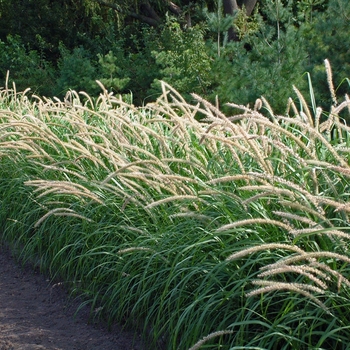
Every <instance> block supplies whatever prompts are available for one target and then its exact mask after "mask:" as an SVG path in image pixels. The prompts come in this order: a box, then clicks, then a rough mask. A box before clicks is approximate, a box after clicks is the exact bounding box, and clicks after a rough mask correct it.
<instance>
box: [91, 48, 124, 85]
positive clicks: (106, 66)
mask: <svg viewBox="0 0 350 350" xmlns="http://www.w3.org/2000/svg"><path fill="white" fill-rule="evenodd" d="M97 56H98V63H99V66H100V73H99V76H100V77H101V78H99V80H100V81H101V83H102V84H103V85H104V86H105V88H107V89H111V90H112V91H114V92H120V91H123V89H124V88H125V86H126V85H127V84H128V82H129V81H130V78H128V77H122V76H123V71H122V69H121V68H120V60H123V59H124V57H123V56H122V53H121V54H119V55H118V56H115V55H114V54H113V52H112V51H109V52H108V54H106V55H104V56H102V55H101V54H98V55H97Z"/></svg>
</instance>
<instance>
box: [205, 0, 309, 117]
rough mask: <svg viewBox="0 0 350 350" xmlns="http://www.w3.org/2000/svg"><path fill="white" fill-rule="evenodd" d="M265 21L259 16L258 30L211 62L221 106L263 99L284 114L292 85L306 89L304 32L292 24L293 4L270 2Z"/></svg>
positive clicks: (230, 45)
mask: <svg viewBox="0 0 350 350" xmlns="http://www.w3.org/2000/svg"><path fill="white" fill-rule="evenodd" d="M263 15H264V16H265V17H266V18H268V19H269V20H268V21H262V17H261V16H260V15H256V16H255V18H256V23H257V24H258V28H259V30H258V31H257V32H252V33H250V34H248V35H246V36H244V37H243V38H242V40H241V41H240V42H235V43H229V44H227V45H226V46H224V47H223V48H222V49H221V55H220V57H218V56H217V57H215V59H214V60H213V61H212V68H211V72H212V81H213V82H214V86H213V94H214V95H217V96H218V97H219V99H220V100H221V102H222V103H225V102H237V103H241V104H250V105H251V106H252V105H254V103H255V100H256V99H257V98H260V97H261V96H264V97H265V98H267V99H268V100H269V101H271V103H272V105H273V108H274V109H275V110H276V111H278V112H279V113H283V112H284V108H285V105H286V101H287V99H288V98H289V97H290V91H291V87H292V84H294V85H297V86H298V87H299V88H300V89H302V88H303V87H304V86H305V83H304V80H303V78H302V76H303V73H304V66H305V60H306V53H305V49H304V45H305V44H304V40H303V37H302V35H301V32H300V31H299V30H298V29H297V28H296V27H294V26H293V23H291V18H292V7H291V4H290V3H288V5H286V6H284V5H283V3H282V2H281V1H273V2H272V1H269V2H268V3H267V4H266V7H264V11H263Z"/></svg>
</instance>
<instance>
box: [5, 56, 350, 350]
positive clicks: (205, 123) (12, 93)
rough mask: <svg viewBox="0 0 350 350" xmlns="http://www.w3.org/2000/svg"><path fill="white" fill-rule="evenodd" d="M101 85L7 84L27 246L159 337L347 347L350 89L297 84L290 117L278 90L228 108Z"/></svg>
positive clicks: (58, 274)
mask: <svg viewBox="0 0 350 350" xmlns="http://www.w3.org/2000/svg"><path fill="white" fill-rule="evenodd" d="M327 64H328V63H327ZM326 66H327V65H326ZM327 67H328V66H327ZM328 73H330V70H329V68H328ZM328 80H329V81H331V75H330V74H329V78H328ZM101 88H102V93H101V95H100V96H99V97H98V98H96V99H93V98H91V97H90V96H88V95H87V94H86V93H77V92H75V91H70V92H68V93H67V95H66V98H65V99H64V101H60V100H58V99H52V100H51V99H44V98H39V97H37V96H35V95H32V96H30V97H29V95H28V91H24V92H17V91H16V89H15V87H13V88H9V87H8V86H7V85H6V86H5V88H4V89H2V90H1V91H0V162H1V170H0V176H1V181H0V186H1V192H0V193H1V195H0V227H1V228H2V229H1V234H2V239H3V240H4V241H6V242H8V243H9V244H11V246H12V248H13V249H14V251H16V252H17V253H18V256H19V258H20V259H23V260H29V261H37V257H39V258H40V259H39V265H40V268H41V269H42V270H43V271H46V272H48V273H50V274H51V277H52V278H60V279H61V280H63V281H64V282H65V283H67V285H68V286H69V288H70V289H71V291H72V293H76V294H79V295H83V296H84V300H86V302H88V303H90V304H91V308H92V314H93V315H100V316H101V317H107V319H108V321H109V322H114V321H118V322H123V323H125V325H126V326H132V327H138V328H141V329H142V330H143V334H144V336H145V337H146V338H147V340H148V341H149V342H150V348H152V349H153V348H156V347H160V348H167V349H189V348H191V349H193V350H194V349H200V348H206V349H208V348H210V349H231V348H244V347H246V348H271V349H274V348H275V349H292V348H297V347H300V348H305V349H306V348H345V347H346V346H347V345H345V344H348V339H349V336H350V329H349V326H348V316H347V315H348V311H347V309H348V305H349V302H350V294H349V291H350V289H349V288H350V281H349V277H348V276H349V272H350V267H349V266H350V265H349V263H350V256H349V237H350V236H349V233H348V229H349V211H350V205H349V203H348V193H349V188H350V187H349V176H350V166H349V150H350V147H349V128H348V126H347V125H346V123H345V120H346V119H345V120H344V118H349V115H350V100H349V98H348V97H347V96H345V98H344V100H343V101H342V102H338V101H339V98H338V99H334V98H333V101H334V105H333V106H331V107H330V111H322V110H320V108H318V107H317V105H316V103H315V102H312V103H311V105H310V106H309V104H308V103H307V102H306V100H305V98H304V97H303V95H302V94H301V93H300V92H299V91H298V90H297V89H296V88H295V89H294V92H295V95H296V99H295V100H292V99H290V101H289V104H288V108H287V111H286V114H285V115H283V116H282V115H281V116H280V115H275V114H274V113H273V111H272V109H271V107H270V106H269V104H268V102H267V101H266V100H265V99H263V98H261V99H260V100H258V101H257V103H256V105H255V106H254V108H249V107H246V106H240V105H235V104H231V107H232V108H233V109H234V111H235V113H234V114H233V116H227V115H224V114H223V113H222V112H221V111H220V110H219V108H218V107H217V106H213V105H211V104H210V103H209V102H207V101H205V100H203V99H201V98H200V97H199V96H196V95H194V96H193V97H194V98H195V99H196V100H197V103H196V104H189V103H187V102H186V101H185V100H184V99H183V98H182V96H181V95H179V94H178V93H177V92H176V91H175V90H174V89H173V88H171V87H170V86H169V85H167V84H166V83H163V93H162V95H161V96H160V97H159V99H158V100H157V101H156V102H155V103H153V104H149V105H146V106H144V107H143V108H135V107H134V106H133V105H130V104H128V103H125V102H124V101H123V100H122V99H120V98H119V97H116V96H114V95H113V94H110V93H108V91H106V90H105V89H104V87H103V86H102V85H101ZM310 91H312V90H311V89H310ZM311 97H312V98H311V100H312V101H314V100H315V99H314V96H311ZM199 119H201V120H200V121H199ZM271 344H273V345H271Z"/></svg>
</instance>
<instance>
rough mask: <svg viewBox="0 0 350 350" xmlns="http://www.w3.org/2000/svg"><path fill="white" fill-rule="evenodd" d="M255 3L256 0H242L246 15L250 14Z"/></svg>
mask: <svg viewBox="0 0 350 350" xmlns="http://www.w3.org/2000/svg"><path fill="white" fill-rule="evenodd" d="M256 3H257V0H244V2H243V5H244V7H245V10H246V13H247V15H248V16H250V15H251V14H252V13H253V10H254V7H255V5H256Z"/></svg>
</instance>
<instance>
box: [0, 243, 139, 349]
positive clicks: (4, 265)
mask: <svg viewBox="0 0 350 350" xmlns="http://www.w3.org/2000/svg"><path fill="white" fill-rule="evenodd" d="M78 305H79V303H78V302H73V301H68V296H67V293H66V292H65V291H64V289H63V288H61V287H60V286H58V285H52V284H50V283H49V281H48V280H46V279H45V277H44V276H42V275H41V274H40V273H38V272H37V271H33V270H32V269H31V268H29V267H24V268H23V267H21V266H19V265H18V264H16V262H15V260H14V259H13V257H12V256H11V254H10V253H9V251H8V250H7V249H5V248H3V247H0V350H39V349H41V350H43V349H47V350H112V349H113V350H145V349H146V347H144V346H143V345H142V343H141V341H140V340H139V338H138V337H137V336H136V335H135V334H134V333H131V332H126V331H123V330H122V329H121V328H120V327H118V326H115V327H113V329H112V331H111V332H108V331H107V330H106V329H105V328H103V327H102V326H101V325H93V324H88V316H89V309H88V308H83V309H82V310H81V311H79V313H78V314H77V315H76V317H74V313H75V311H76V310H77V307H78Z"/></svg>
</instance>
